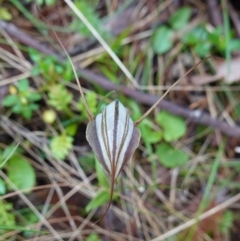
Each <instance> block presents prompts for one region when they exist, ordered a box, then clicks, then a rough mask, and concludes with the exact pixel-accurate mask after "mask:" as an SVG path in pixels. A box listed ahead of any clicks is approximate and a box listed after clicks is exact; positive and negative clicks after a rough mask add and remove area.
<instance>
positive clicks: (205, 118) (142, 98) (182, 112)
mask: <svg viewBox="0 0 240 241" xmlns="http://www.w3.org/2000/svg"><path fill="white" fill-rule="evenodd" d="M3 23H4V24H3ZM0 26H5V28H4V29H5V30H6V31H7V32H8V34H9V35H11V36H12V37H15V38H16V39H18V40H19V41H21V42H22V43H24V44H26V45H29V46H31V47H33V48H36V49H37V50H38V51H40V52H42V53H46V54H48V55H49V54H52V55H55V56H57V58H58V59H59V60H60V61H62V60H63V58H62V57H61V56H60V55H59V54H56V53H55V52H54V51H53V50H52V49H51V48H48V47H46V46H42V45H41V44H40V43H39V42H38V41H36V40H35V39H33V38H31V37H30V36H28V35H27V34H25V33H23V32H22V31H21V30H20V29H18V28H17V27H15V26H14V25H13V24H10V23H5V22H3V21H0ZM14 31H16V32H14ZM77 69H78V70H79V71H80V73H81V75H82V76H84V77H85V78H86V79H88V80H89V81H90V82H92V83H95V84H98V85H100V86H101V87H102V88H103V89H105V90H108V91H111V90H115V91H119V92H120V93H123V94H125V95H127V96H129V97H131V98H133V99H134V100H136V101H138V102H139V103H142V104H146V105H149V106H151V105H153V104H154V103H155V102H156V101H157V100H158V99H159V96H154V95H150V94H145V93H142V92H140V91H137V90H134V89H130V88H127V87H124V86H118V85H116V84H114V83H112V82H111V81H109V80H108V79H106V78H105V77H103V76H100V75H99V74H95V73H93V72H92V71H90V70H87V69H80V68H79V67H77ZM158 106H159V107H160V108H162V109H164V110H167V111H169V112H170V113H172V114H175V115H179V116H182V117H184V118H187V119H188V120H189V121H191V122H194V123H198V124H203V125H206V126H210V127H212V128H214V129H219V130H220V131H221V132H222V133H224V134H225V135H227V136H231V137H240V127H239V126H230V125H229V124H228V123H226V122H224V121H221V120H219V119H213V118H212V117H211V116H209V115H208V114H207V113H204V112H202V111H200V110H191V109H188V108H185V107H182V106H179V105H177V104H174V103H171V102H169V101H167V100H162V101H161V103H160V104H159V105H158Z"/></svg>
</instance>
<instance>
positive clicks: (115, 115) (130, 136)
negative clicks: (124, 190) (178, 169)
mask: <svg viewBox="0 0 240 241" xmlns="http://www.w3.org/2000/svg"><path fill="white" fill-rule="evenodd" d="M86 137H87V140H88V142H89V144H90V146H91V147H92V149H93V151H94V153H95V155H96V157H97V159H98V160H99V162H100V163H101V164H102V165H103V167H104V169H105V170H106V171H107V172H108V173H109V174H111V175H114V180H115V179H116V178H117V176H118V175H119V173H120V171H121V170H122V168H123V167H124V166H125V164H126V163H127V161H128V160H129V159H130V158H131V157H132V155H133V154H134V152H135V150H136V148H137V147H138V145H139V141H140V132H139V130H138V129H137V128H136V127H135V126H134V123H133V121H132V120H131V118H130V117H129V114H128V111H127V109H126V108H125V107H124V106H123V105H122V104H121V103H120V102H119V101H118V100H115V101H113V102H112V103H110V104H109V105H108V106H107V107H106V108H105V109H104V110H103V112H102V113H101V114H98V115H97V117H96V119H95V120H93V121H91V122H90V123H89V124H88V126H87V131H86Z"/></svg>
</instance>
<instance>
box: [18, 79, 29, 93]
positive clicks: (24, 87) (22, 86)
mask: <svg viewBox="0 0 240 241" xmlns="http://www.w3.org/2000/svg"><path fill="white" fill-rule="evenodd" d="M28 88H29V81H28V80H27V79H22V80H20V81H19V83H18V90H19V91H21V92H24V91H26V90H28Z"/></svg>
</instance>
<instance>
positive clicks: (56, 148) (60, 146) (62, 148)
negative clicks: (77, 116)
mask: <svg viewBox="0 0 240 241" xmlns="http://www.w3.org/2000/svg"><path fill="white" fill-rule="evenodd" d="M72 143H73V138H72V137H71V136H67V135H65V134H62V135H61V136H55V137H54V138H53V139H52V140H51V142H50V149H51V151H52V154H53V155H54V157H55V158H56V159H58V160H63V159H64V158H65V157H66V156H67V154H68V153H69V151H70V150H71V148H72Z"/></svg>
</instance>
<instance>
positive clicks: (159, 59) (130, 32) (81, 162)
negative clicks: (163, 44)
mask: <svg viewBox="0 0 240 241" xmlns="http://www.w3.org/2000/svg"><path fill="white" fill-rule="evenodd" d="M16 2H17V3H16ZM67 2H68V1H64V0H61V1H60V0H59V1H55V3H54V4H53V5H50V6H47V5H45V4H43V5H42V6H38V5H37V1H29V3H28V1H24V0H21V1H14V0H12V1H4V0H2V1H1V0H0V13H1V9H4V11H5V12H8V13H9V14H10V15H11V18H10V19H5V20H4V18H3V17H1V16H0V18H1V19H3V20H0V99H1V103H2V102H3V100H4V98H6V96H8V95H9V93H11V91H12V92H14V91H16V86H17V84H18V82H19V81H20V80H21V79H24V78H28V80H29V83H30V87H29V91H30V90H34V91H35V92H37V93H39V94H40V95H41V100H38V102H37V103H38V105H39V107H38V108H37V109H36V110H34V111H33V113H32V116H31V118H28V119H26V118H24V117H23V116H22V115H21V113H13V112H14V111H13V110H12V109H11V108H8V107H6V106H3V105H1V116H0V147H1V149H2V150H4V149H6V148H7V147H8V146H10V145H13V146H16V145H18V144H19V147H21V149H22V153H21V156H24V160H27V161H28V162H29V163H30V164H31V165H32V167H33V168H34V170H35V173H36V182H35V185H34V187H33V188H31V191H30V192H24V191H21V190H18V188H17V187H16V186H14V185H12V184H11V183H10V184H8V185H10V186H11V188H8V189H7V191H6V192H5V193H2V194H1V196H0V201H1V203H0V210H1V207H5V206H4V205H6V204H8V203H9V204H12V208H10V210H11V211H8V212H7V213H8V214H9V213H12V214H13V215H14V220H15V221H14V222H13V223H12V224H11V225H9V226H8V225H6V223H4V222H2V220H3V219H1V217H0V230H1V231H0V234H1V237H0V240H34V241H36V240H44V241H46V240H51V241H52V240H69V241H73V240H79V241H80V240H88V241H97V240H104V241H110V240H116V241H120V240H129V241H137V240H138V241H140V240H141V241H150V240H151V241H158V240H159V241H160V240H168V241H169V240H171V241H172V240H174V241H186V240H188V241H198V240H199V241H204V240H208V241H209V240H214V241H230V240H232V241H236V240H240V228H239V227H240V219H239V217H240V216H239V215H240V210H239V209H240V192H239V188H240V185H239V180H240V174H239V167H240V159H239V157H240V154H239V153H240V109H239V102H240V97H239V90H240V86H239V80H240V71H239V68H240V67H239V66H240V55H239V53H240V45H238V46H239V48H236V49H234V50H233V51H230V52H228V50H229V49H228V47H226V46H228V43H229V42H228V41H226V46H225V48H223V49H219V48H220V47H219V48H218V46H217V45H216V43H215V44H213V46H212V47H211V48H210V50H209V54H210V55H211V57H210V58H208V59H204V58H203V56H200V55H199V54H198V52H197V50H196V48H195V46H194V45H192V46H191V45H187V44H186V43H184V42H183V41H182V38H183V37H184V35H187V34H188V33H190V32H191V31H193V30H194V29H195V28H196V27H198V26H207V29H210V30H211V31H214V30H215V29H216V28H217V27H219V26H224V27H223V28H224V31H225V32H223V34H222V35H221V36H220V35H219V39H218V40H217V41H219V43H220V42H221V41H222V40H223V39H225V40H226V38H227V36H228V34H229V33H230V32H231V38H232V39H236V40H238V39H239V38H240V6H239V3H238V1H233V0H232V1H225V0H222V1H217V0H207V1H201V0H197V1H191V0H189V1H187V0H186V1H182V0H164V1H158V0H151V1H148V0H141V1H125V0H113V1H109V0H99V1H97V0H96V1H89V4H90V6H91V7H92V10H93V12H94V13H95V14H96V15H98V16H99V24H101V27H102V29H95V30H96V31H97V32H98V33H99V34H100V35H101V36H103V38H104V39H106V42H107V43H108V45H107V47H110V51H111V50H112V51H114V52H113V55H114V53H115V56H118V57H119V60H120V62H119V63H118V62H117V60H118V59H117V60H116V59H113V58H112V56H111V52H110V54H109V50H106V46H103V45H102V44H101V43H99V39H96V38H95V37H93V35H92V34H91V33H87V34H85V35H84V34H83V33H82V32H81V31H87V30H86V29H88V27H83V26H84V25H83V24H82V23H81V20H80V19H79V18H78V17H76V16H75V15H74V13H73V12H72V10H71V8H70V7H69V5H68V4H67ZM77 2H79V1H77ZM226 2H227V3H226ZM184 6H185V7H186V6H187V7H189V8H190V10H191V15H190V19H189V21H188V22H187V23H186V25H185V26H184V28H182V29H181V30H176V31H174V33H173V36H172V39H173V45H172V46H171V48H170V49H169V50H168V51H166V53H163V54H160V53H159V54H157V53H156V51H155V50H154V48H153V41H154V40H153V39H154V38H153V35H154V34H155V32H156V30H157V29H158V28H160V27H161V26H163V25H164V26H169V19H170V17H171V16H172V15H173V14H174V13H175V12H176V11H177V10H179V9H181V8H182V7H184ZM224 7H226V8H224ZM224 14H226V17H227V19H229V20H230V22H229V23H230V25H229V28H228V27H227V24H226V21H227V20H226V18H224ZM86 17H87V18H88V19H89V21H90V22H91V16H90V15H89V16H86ZM46 21H47V22H46ZM49 24H50V25H51V26H52V28H53V29H54V31H55V32H56V33H57V36H58V37H59V39H60V41H61V42H62V44H63V45H64V47H65V48H66V50H67V51H68V53H69V55H70V56H71V59H72V61H73V62H74V65H75V67H76V69H77V71H78V74H79V78H80V82H81V84H82V86H83V89H84V93H85V94H87V93H89V92H90V93H93V94H94V97H93V98H96V99H97V102H100V101H101V100H102V99H103V97H104V96H105V95H106V94H107V93H108V92H109V91H112V90H115V93H114V94H111V95H110V96H108V97H107V98H106V99H105V102H106V103H109V102H110V101H111V100H113V99H114V98H119V99H120V100H121V101H122V102H123V104H124V105H125V106H126V108H128V109H129V111H130V114H131V116H133V118H135V119H137V118H138V117H139V116H138V114H136V113H135V111H136V108H137V111H138V110H140V111H141V113H144V112H145V111H147V110H148V108H150V106H152V105H153V104H154V103H155V102H156V100H158V98H159V97H160V96H162V95H163V94H164V93H165V91H166V90H168V89H169V88H170V86H171V85H172V84H174V83H175V81H176V80H177V79H179V78H180V77H182V76H184V74H185V73H186V72H187V71H188V70H189V69H190V68H192V67H194V66H195V65H196V64H197V63H198V62H199V61H200V60H201V59H203V62H202V63H201V64H200V65H198V66H195V68H194V70H193V71H192V72H191V73H190V74H188V75H187V76H185V77H184V78H183V79H182V80H181V82H180V83H179V84H178V85H176V86H175V87H173V88H172V89H171V91H170V93H169V94H168V95H167V97H166V98H165V99H164V100H162V102H161V103H160V104H159V105H158V107H157V108H156V109H155V110H154V111H153V113H151V115H150V116H149V117H148V121H149V122H148V123H150V124H149V125H150V127H151V130H152V132H151V133H149V138H150V137H151V135H152V133H154V132H159V131H161V129H162V127H161V126H160V125H159V123H158V121H157V120H156V118H157V115H158V113H159V111H161V110H166V111H168V112H169V113H171V114H173V115H176V116H179V117H181V118H182V119H183V120H184V122H185V124H186V126H187V129H186V132H185V133H184V135H183V136H181V138H179V139H177V140H174V141H171V142H170V144H169V145H171V146H173V147H174V148H176V149H177V150H183V151H184V152H185V153H187V155H188V157H189V159H188V161H187V162H185V163H184V164H183V165H180V166H177V165H176V166H172V167H170V166H166V165H165V166H164V164H163V163H162V162H161V158H160V157H159V155H158V152H157V150H158V145H159V143H160V142H152V143H151V142H148V140H147V139H148V138H147V137H146V135H145V136H143V138H142V141H141V143H140V146H139V148H138V149H137V151H136V153H135V155H134V157H133V160H132V162H131V163H129V165H127V166H126V167H125V169H124V171H123V172H122V174H121V175H120V178H119V180H118V182H117V183H116V187H115V192H116V198H115V200H114V201H113V203H112V205H111V208H110V210H109V212H108V213H107V215H106V217H105V218H104V219H103V220H101V222H99V223H97V224H94V222H95V221H96V220H98V218H99V217H100V216H101V214H102V213H103V212H104V210H105V208H106V204H107V200H106V202H105V204H104V205H101V207H99V208H96V209H93V210H92V211H90V212H86V210H85V208H86V206H87V204H88V203H89V202H90V200H91V199H93V198H94V197H96V195H97V193H98V192H99V191H101V190H103V189H104V188H105V189H106V187H103V186H102V183H101V181H100V180H99V177H98V175H97V174H96V170H95V165H94V158H93V155H92V150H91V148H90V147H89V145H88V143H87V141H86V138H85V130H86V125H87V122H88V120H87V115H86V111H85V110H84V109H83V108H82V109H81V108H80V109H79V108H78V102H79V101H78V99H79V96H80V94H79V90H78V86H77V84H76V81H75V78H74V76H73V75H71V81H65V80H64V77H63V76H62V75H61V74H59V73H58V72H57V71H55V70H51V69H50V70H49V69H48V67H44V68H45V69H44V68H43V70H42V71H43V72H41V71H39V72H38V73H37V74H33V69H34V68H36V66H37V67H38V65H44V63H48V61H49V65H52V63H53V62H51V61H52V60H51V59H50V58H51V57H53V56H54V57H55V60H54V61H56V62H58V63H60V64H59V66H61V64H63V66H64V65H65V64H66V65H67V64H68V63H67V61H66V59H67V58H66V56H65V54H64V52H63V50H62V48H61V46H60V44H59V42H58V40H57V38H56V36H55V34H54V33H53V31H52V29H51V27H49ZM78 25H79V29H78ZM94 26H96V25H94ZM99 26H100V25H99ZM82 29H85V30H82ZM225 40H224V41H225ZM171 41H172V40H171ZM203 44H204V43H203ZM30 48H31V50H30ZM33 50H34V51H35V52H34V53H37V52H38V56H41V58H40V59H38V60H37V61H34V60H33V59H32V58H31V57H30V55H31V54H32V53H31V51H33ZM209 54H208V55H209ZM227 56H230V57H231V58H229V57H227ZM229 63H230V67H229V68H230V71H229V72H228V71H227V70H226V69H227V68H228V66H229ZM121 64H123V67H121ZM46 65H48V64H46ZM68 69H71V67H68ZM44 71H45V72H44ZM48 71H49V72H48ZM51 71H52V72H51ZM54 71H55V72H54ZM64 71H65V70H64ZM49 77H50V78H52V80H51V79H50V80H49V79H47V78H49ZM59 83H61V84H62V86H64V88H65V87H66V90H67V94H66V98H68V97H69V94H70V95H72V99H71V100H70V102H69V104H68V105H67V108H65V109H64V108H63V109H58V108H57V106H56V104H55V106H54V104H51V102H50V101H49V100H50V99H51V97H50V95H51V94H53V95H54V96H56V95H58V90H57V89H56V86H57V85H58V84H59ZM90 99H91V98H90ZM21 101H22V99H21ZM62 101H63V102H64V101H65V100H64V98H63V100H62ZM80 102H81V100H80ZM136 106H137V107H136ZM94 107H96V106H94ZM46 110H51V111H52V112H51V113H55V114H56V117H54V121H53V122H52V123H47V122H46V120H45V119H44V113H45V114H46ZM79 116H80V117H79ZM69 121H70V122H71V121H72V122H73V123H74V124H76V125H75V126H74V128H77V129H76V130H75V131H73V134H72V135H71V138H72V139H71V140H72V141H73V146H71V148H70V149H67V154H66V155H65V156H64V158H59V159H62V160H61V161H60V160H59V159H58V158H57V157H56V155H55V156H54V155H53V153H52V150H51V146H50V142H51V140H52V138H53V137H54V136H58V135H61V134H64V133H68V132H67V131H69V130H67V127H66V125H65V124H66V123H67V122H68V123H69ZM165 141H166V140H165ZM11 155H14V152H13V153H11ZM6 161H7V160H6ZM174 161H175V160H174ZM88 162H89V163H88ZM90 162H91V163H90ZM15 171H16V172H18V169H16V170H15ZM19 175H20V176H21V178H22V180H24V179H25V178H26V176H24V175H21V172H20V173H19ZM106 176H107V174H106ZM0 177H1V180H3V182H4V183H9V182H11V181H10V179H11V178H10V177H9V176H8V169H7V168H3V169H0ZM1 192H2V191H1ZM24 212H26V213H28V215H25V214H24ZM0 216H1V211H0ZM30 217H31V218H30ZM33 217H34V218H33ZM195 218H198V219H195ZM28 219H29V220H28ZM1 222H2V223H1ZM29 230H32V231H33V232H29ZM93 234H96V236H94V235H93Z"/></svg>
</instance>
